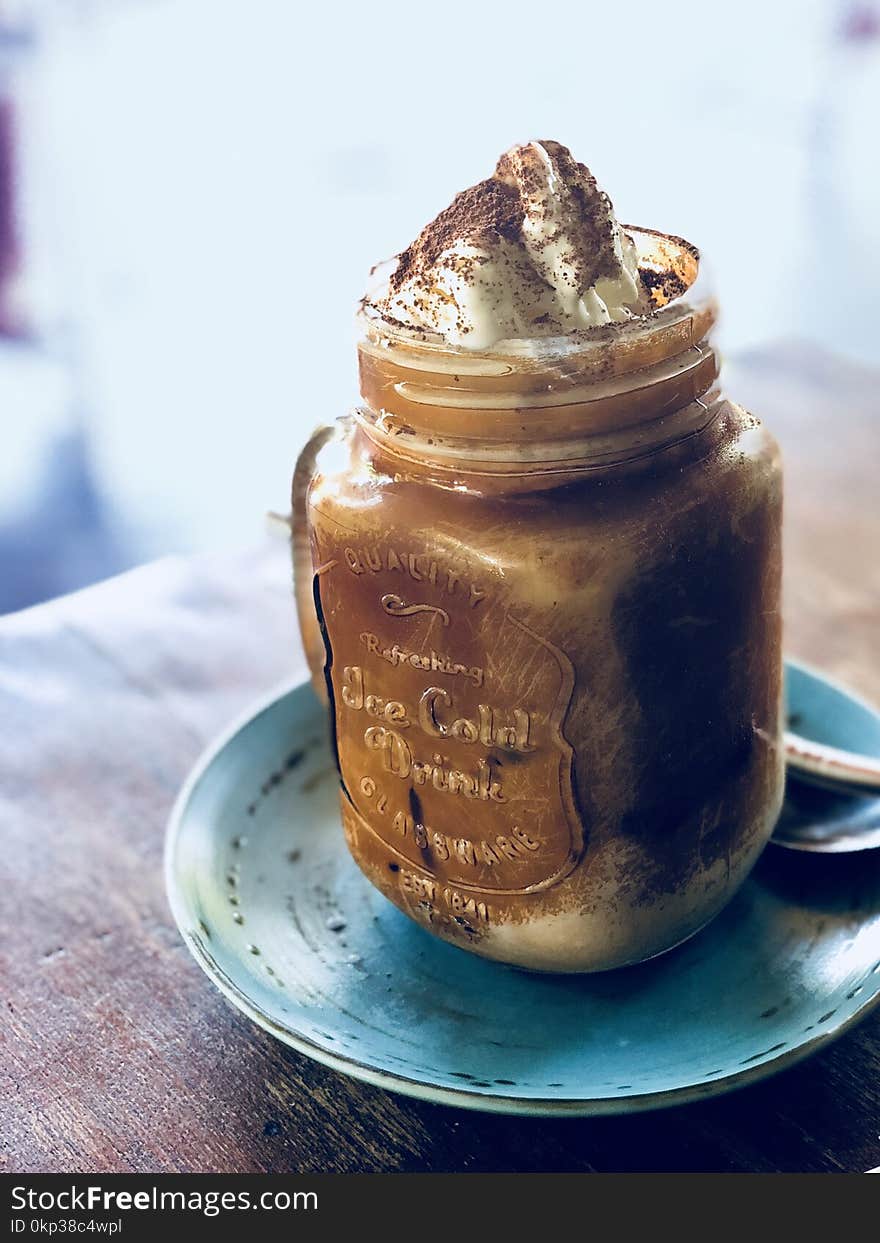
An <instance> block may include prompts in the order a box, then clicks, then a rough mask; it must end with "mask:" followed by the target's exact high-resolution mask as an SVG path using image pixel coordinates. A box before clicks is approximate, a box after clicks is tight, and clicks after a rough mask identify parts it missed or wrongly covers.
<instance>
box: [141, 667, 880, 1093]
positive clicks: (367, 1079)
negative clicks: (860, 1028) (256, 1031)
mask: <svg viewBox="0 0 880 1243" xmlns="http://www.w3.org/2000/svg"><path fill="white" fill-rule="evenodd" d="M785 663H786V667H788V666H792V665H794V666H798V667H800V668H802V669H804V670H805V671H806V672H807V673H809V674H811V675H813V676H814V677H817V678H819V679H821V680H823V681H826V682H831V681H832V680H831V679H829V678H826V677H825V675H824V674H822V673H820V672H819V671H818V670H816V669H815V668H813V667H810V666H807V665H805V664H803V662H801V661H796V660H789V659H786V662H785ZM306 681H307V679H305V678H296V679H292V680H288V681H285V682H283V683H281V684H280V685H279V686H277V687H276V688H275V689H274V690H272V691H270V692H269V693H268V694H267V695H265V696H263V697H262V698H261V699H259V700H257V701H256V702H255V703H254V704H253V705H252V706H251V707H250V708H248V709H246V710H245V711H244V712H243V713H241V715H240V716H238V717H237V718H236V719H235V720H234V721H233V722H232V724H231V725H230V726H229V727H228V728H227V729H226V730H224V731H223V732H222V733H221V734H220V735H219V737H218V738H217V739H216V740H215V741H214V742H212V743H210V744H209V745H208V747H207V748H206V749H205V750H204V751H203V752H202V755H201V756H200V757H199V759H198V760H197V761H196V763H195V765H194V766H193V768H192V769H191V771H190V773H189V776H188V777H187V778H186V780H185V782H184V784H183V787H182V788H181V790H180V793H179V794H178V796H177V798H176V799H175V802H174V806H173V807H172V809H171V814H170V816H169V819H168V826H167V829H166V834H165V849H164V873H165V892H166V895H167V898H168V903H169V906H170V908H171V914H172V916H173V918H174V922H175V923H176V924H177V928H178V930H179V932H180V935H181V936H182V937H183V940H184V942H185V944H186V946H187V948H188V949H189V951H190V953H191V954H192V956H193V958H194V959H195V961H196V962H197V963H198V965H199V966H200V967H201V969H202V970H203V971H204V973H205V975H206V976H207V977H208V979H209V980H210V981H211V982H212V983H213V984H214V985H215V987H216V988H218V989H219V990H220V992H221V993H222V994H223V995H224V997H226V999H227V1000H228V1001H229V1002H231V1003H232V1005H233V1006H235V1008H236V1009H237V1010H239V1011H240V1012H241V1013H242V1014H244V1015H246V1016H247V1018H249V1019H250V1020H251V1021H252V1022H254V1023H256V1025H257V1026H258V1027H261V1028H262V1029H263V1031H265V1032H268V1033H269V1035H270V1036H274V1037H275V1038H276V1039H277V1040H280V1041H281V1043H282V1044H284V1045H286V1046H287V1047H288V1048H291V1049H294V1050H295V1051H296V1052H297V1053H302V1054H304V1055H305V1056H306V1057H309V1058H311V1059H312V1060H313V1061H316V1062H319V1063H321V1065H323V1066H327V1067H328V1068H329V1069H330V1070H335V1071H338V1072H339V1073H340V1074H343V1075H347V1076H348V1077H349V1078H351V1079H357V1080H359V1081H360V1082H362V1083H369V1084H372V1085H373V1086H374V1087H378V1088H384V1089H385V1090H387V1091H390V1092H398V1093H400V1094H401V1095H403V1096H410V1097H414V1098H415V1099H417V1100H423V1101H428V1102H430V1103H432V1104H436V1105H450V1106H453V1107H455V1108H459V1109H471V1110H475V1111H477V1112H479V1113H497V1114H510V1115H521V1116H531V1117H559V1116H563V1117H601V1116H611V1115H615V1114H618V1115H619V1114H628V1113H644V1112H646V1111H648V1110H652V1109H668V1108H672V1107H674V1106H676V1105H687V1104H693V1103H695V1102H697V1101H703V1100H708V1099H710V1098H712V1097H715V1096H723V1095H726V1094H727V1093H728V1092H732V1091H735V1090H736V1089H738V1088H744V1087H747V1086H748V1085H749V1084H752V1083H758V1082H760V1081H761V1080H762V1079H767V1078H769V1077H770V1076H771V1075H775V1074H777V1073H778V1072H779V1071H781V1070H785V1069H787V1068H788V1067H790V1066H794V1065H796V1064H797V1063H798V1062H802V1061H804V1060H805V1059H806V1058H808V1057H811V1056H812V1055H813V1054H814V1053H818V1052H819V1050H820V1049H822V1048H824V1047H825V1046H826V1045H829V1044H831V1043H832V1042H833V1041H835V1040H837V1039H839V1038H840V1037H841V1036H842V1035H844V1034H845V1033H846V1032H848V1031H849V1030H850V1029H851V1028H853V1027H855V1026H856V1025H857V1024H858V1023H860V1022H862V1021H863V1019H864V1018H865V1017H866V1016H867V1015H868V1014H869V1013H870V1012H871V1011H872V1010H874V1009H876V1008H877V1006H878V1005H880V992H878V993H876V994H875V995H874V996H872V997H868V998H867V999H866V1000H865V1001H864V1002H863V1003H862V1005H861V1006H859V1007H858V1008H857V1009H856V1010H855V1011H853V1013H852V1014H850V1015H849V1016H848V1017H847V1018H845V1019H843V1020H841V1022H840V1023H838V1024H837V1025H836V1026H834V1027H830V1028H828V1029H826V1030H825V1031H823V1032H822V1033H821V1034H820V1035H818V1036H814V1037H812V1038H811V1039H810V1040H807V1041H805V1042H804V1043H803V1044H801V1045H798V1047H797V1048H794V1049H789V1050H787V1051H785V1052H781V1053H779V1054H777V1055H776V1056H775V1057H772V1058H768V1059H767V1060H766V1061H764V1062H759V1063H758V1064H757V1065H756V1066H750V1067H747V1068H746V1069H745V1070H741V1071H735V1072H734V1073H733V1074H730V1075H723V1076H721V1077H720V1078H718V1079H713V1080H711V1081H710V1082H708V1083H694V1084H690V1085H686V1086H683V1087H679V1088H670V1089H669V1090H668V1091H664V1092H647V1093H642V1094H640V1095H635V1096H626V1097H602V1096H596V1097H569V1098H564V1097H563V1098H558V1097H528V1098H526V1097H518V1096H504V1095H502V1094H495V1093H493V1094H492V1095H491V1096H489V1095H484V1094H482V1093H479V1092H470V1091H468V1090H467V1089H466V1088H450V1087H441V1086H438V1085H436V1084H432V1083H425V1082H423V1081H422V1080H420V1079H410V1078H408V1077H407V1076H406V1075H400V1074H397V1073H396V1072H394V1071H388V1070H379V1069H377V1068H376V1067H374V1066H370V1065H368V1064H367V1063H364V1062H360V1061H358V1060H357V1059H356V1058H353V1057H349V1056H343V1055H341V1054H336V1053H332V1052H330V1051H328V1050H327V1049H324V1048H322V1047H321V1046H320V1045H317V1044H315V1043H314V1042H313V1041H311V1040H309V1038H308V1037H307V1036H303V1035H302V1034H301V1033H299V1032H297V1031H294V1030H292V1029H291V1028H290V1027H285V1026H283V1025H281V1024H280V1023H278V1022H276V1021H275V1019H273V1018H272V1016H271V1015H269V1014H267V1013H266V1012H265V1011H263V1010H261V1009H260V1007H259V1006H258V1005H256V1004H255V1003H254V1001H253V1000H252V999H251V998H250V997H249V996H248V995H247V993H245V992H243V991H242V990H241V989H240V988H239V987H238V985H237V984H235V983H234V981H233V980H231V979H230V978H229V976H228V975H227V974H226V972H225V971H223V970H222V968H221V967H220V966H219V964H218V963H217V962H216V961H215V960H214V958H213V957H212V956H211V955H210V954H209V953H208V952H207V950H206V949H205V946H204V943H203V942H202V941H201V940H200V939H199V938H198V937H197V936H196V934H195V932H194V931H193V930H192V929H191V924H192V918H191V911H190V907H189V904H188V902H187V900H186V898H185V896H184V893H183V890H182V888H181V886H180V885H179V884H178V878H177V872H176V868H175V859H176V854H177V847H178V841H179V839H180V836H181V834H182V832H183V830H184V827H185V821H186V814H187V809H188V807H189V803H190V801H191V800H192V798H193V796H194V795H195V793H196V790H197V789H198V787H199V785H200V784H201V782H202V780H203V778H204V777H205V775H206V773H207V772H208V770H209V769H210V768H211V766H212V765H213V764H214V762H215V760H216V759H217V757H218V756H219V755H220V753H221V752H222V751H224V750H225V749H226V747H228V746H229V745H230V744H232V743H233V742H234V740H235V739H236V738H237V737H238V735H239V734H241V733H242V732H243V731H244V730H245V729H247V727H248V726H249V725H250V724H251V723H252V722H253V721H255V720H257V719H258V718H259V717H260V716H262V715H264V714H265V713H266V712H269V711H271V709H272V708H273V707H274V706H275V704H276V703H277V702H278V701H279V700H280V699H283V698H284V697H285V696H286V695H289V694H290V693H291V692H293V691H295V690H296V689H297V688H298V687H300V686H302V685H303V684H304V683H305V682H306ZM834 685H835V688H836V689H838V690H844V693H845V694H850V692H849V691H846V690H845V688H843V687H841V686H840V685H839V684H834ZM367 883H368V882H367V881H366V880H365V881H364V884H367Z"/></svg>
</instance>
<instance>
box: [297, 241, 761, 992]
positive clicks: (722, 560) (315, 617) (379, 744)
mask: <svg viewBox="0 0 880 1243" xmlns="http://www.w3.org/2000/svg"><path fill="white" fill-rule="evenodd" d="M631 232H632V233H633V235H634V238H635V241H636V244H637V247H638V249H639V251H640V254H641V259H642V264H643V267H648V268H650V267H651V265H653V268H654V270H656V271H657V273H658V274H662V273H664V272H666V273H667V274H668V273H669V272H670V271H671V272H673V274H674V276H675V279H676V280H678V281H679V286H680V287H681V286H685V285H686V286H689V288H688V289H687V292H686V293H685V294H683V295H681V296H678V297H673V298H672V300H671V301H670V302H669V303H668V305H666V306H664V307H662V309H659V310H657V311H656V312H655V314H654V315H652V316H650V317H649V318H647V319H639V320H635V321H631V322H630V323H627V324H623V325H621V324H611V325H608V326H606V327H604V328H597V329H593V330H591V331H590V332H589V333H587V334H582V336H581V338H580V339H574V338H564V339H563V338H555V339H547V340H538V341H531V342H525V343H524V342H521V341H509V342H504V343H501V344H500V345H498V346H497V347H495V348H494V349H492V350H491V351H486V352H479V353H477V352H469V351H466V350H461V349H455V348H452V347H449V346H447V345H445V344H444V343H443V342H442V341H435V340H431V339H425V336H424V334H422V336H421V337H419V336H418V335H417V334H414V333H406V332H405V331H404V330H402V329H400V328H396V327H394V326H392V325H390V324H388V323H386V322H384V321H381V320H379V319H377V318H375V317H371V316H369V315H368V314H367V313H366V312H364V313H362V315H361V328H362V337H361V340H360V344H359V359H360V379H361V394H362V398H363V404H361V405H360V406H358V407H357V408H356V409H355V410H354V411H353V413H352V414H351V415H350V416H348V417H347V418H344V419H341V420H340V421H339V422H338V423H337V424H336V426H335V427H334V428H333V429H328V428H325V429H321V430H320V431H319V432H318V433H316V435H315V437H313V439H312V441H311V442H310V444H309V446H307V448H306V449H305V450H304V452H303V455H302V456H301V458H300V461H299V463H298V466H297V471H296V474H295V477H294V532H295V539H294V558H295V563H296V565H295V568H296V592H297V604H298V610H299V616H300V624H301V628H302V632H303V638H304V642H305V647H306V652H307V656H308V659H309V664H310V667H311V671H312V675H313V678H314V681H315V684H316V687H317V688H318V690H319V693H320V694H322V695H323V696H325V697H326V698H327V699H328V700H329V709H330V716H331V719H332V723H333V732H334V738H335V749H336V755H337V759H338V764H339V772H340V785H341V803H342V818H343V824H344V828H345V835H346V839H347V841H348V846H349V849H350V850H351V853H352V854H353V856H354V858H355V859H356V861H357V863H358V864H359V865H360V867H361V868H362V869H363V871H364V872H365V874H366V876H367V877H368V878H369V880H370V881H371V882H372V883H373V884H374V885H375V886H376V887H377V888H378V889H380V890H381V891H382V893H384V894H385V895H386V897H388V898H389V899H390V900H391V901H392V902H393V903H395V905H397V906H398V907H400V909H401V910H403V911H404V912H406V914H408V915H409V916H411V917H412V918H413V919H414V920H415V921H417V922H418V923H419V924H421V925H422V926H423V927H425V928H427V929H429V930H430V931H431V932H433V933H435V934H437V935H438V936H440V937H442V938H444V939H445V940H447V941H451V942H453V943H454V944H456V945H459V946H461V947H462V948H464V949H467V950H471V951H473V952H475V953H477V954H482V955H485V956H486V957H489V958H494V959H499V960H501V961H503V962H506V963H513V964H517V965H519V966H522V967H529V968H533V969H538V970H545V971H581V972H582V971H599V970H604V969H607V968H611V967H617V966H621V965H623V964H626V963H633V962H638V961H641V960H643V959H646V958H650V957H651V956H653V955H655V954H658V953H660V952H662V951H663V950H666V949H668V948H670V947H671V946H673V945H675V944H677V943H678V942H680V941H682V940H683V939H685V938H686V937H689V936H690V935H691V934H692V933H694V932H696V931H697V930H698V929H699V928H700V927H702V926H703V925H704V924H705V923H706V922H707V921H708V920H710V919H711V918H712V917H713V916H714V915H715V914H716V913H717V912H718V911H719V910H720V909H721V908H722V907H723V906H724V904H725V903H726V902H727V901H728V900H729V899H730V897H731V896H732V895H733V894H734V893H735V891H736V890H737V888H738V887H739V886H740V885H741V884H742V882H743V880H744V879H745V877H746V876H747V874H748V872H749V870H750V869H751V867H752V865H753V864H754V863H755V861H756V859H757V857H758V855H759V854H760V853H761V851H762V849H763V847H764V845H765V843H766V841H767V839H768V838H769V836H770V834H771V832H772V829H773V825H774V823H775V820H776V817H777V814H778V811H779V807H780V803H781V798H782V787H783V771H784V765H783V751H782V747H781V722H780V692H781V647H780V561H781V547H780V519H781V500H782V479H781V470H780V461H779V454H778V450H777V446H776V444H775V442H774V440H773V438H772V437H771V436H770V434H769V433H768V432H767V431H766V429H765V428H764V427H763V426H762V424H761V423H760V422H759V421H758V419H756V418H755V417H754V416H752V415H751V414H748V413H747V412H746V411H745V410H743V409H742V408H741V407H740V406H737V405H735V404H734V403H733V402H731V401H729V400H728V399H727V398H725V397H724V396H722V394H721V393H720V391H719V389H718V387H717V377H718V366H719V364H718V357H717V354H716V352H715V351H714V349H713V348H712V346H711V345H710V344H709V343H708V340H707V336H708V333H709V331H710V329H711V327H712V325H713V323H714V320H715V314H716V311H715V305H714V303H713V301H712V300H711V298H710V297H708V296H707V295H706V294H705V293H704V292H703V290H702V288H701V284H702V282H701V281H700V280H699V279H696V278H697V267H698V259H697V256H696V252H694V251H693V249H692V248H691V247H690V246H688V244H687V243H684V242H681V241H680V240H679V239H675V238H672V237H669V236H666V235H661V234H656V233H650V232H648V231H646V230H632V231H631ZM659 281H660V276H659V275H658V282H659ZM658 287H659V285H658ZM661 298H662V295H661Z"/></svg>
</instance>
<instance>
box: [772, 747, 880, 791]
mask: <svg viewBox="0 0 880 1243" xmlns="http://www.w3.org/2000/svg"><path fill="white" fill-rule="evenodd" d="M785 760H786V766H787V769H788V771H789V772H790V773H791V775H792V776H793V777H798V778H800V779H801V780H803V781H807V782H810V783H811V784H813V785H820V786H824V787H825V788H826V789H827V788H830V789H834V790H849V791H851V792H852V793H854V794H880V758H878V757H877V756H874V755H857V754H856V753H855V752H854V751H843V750H841V748H840V747H829V746H826V745H825V744H824V743H821V742H814V741H813V740H812V739H811V738H802V737H801V735H800V734H793V733H791V732H788V731H787V732H786V734H785Z"/></svg>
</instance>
